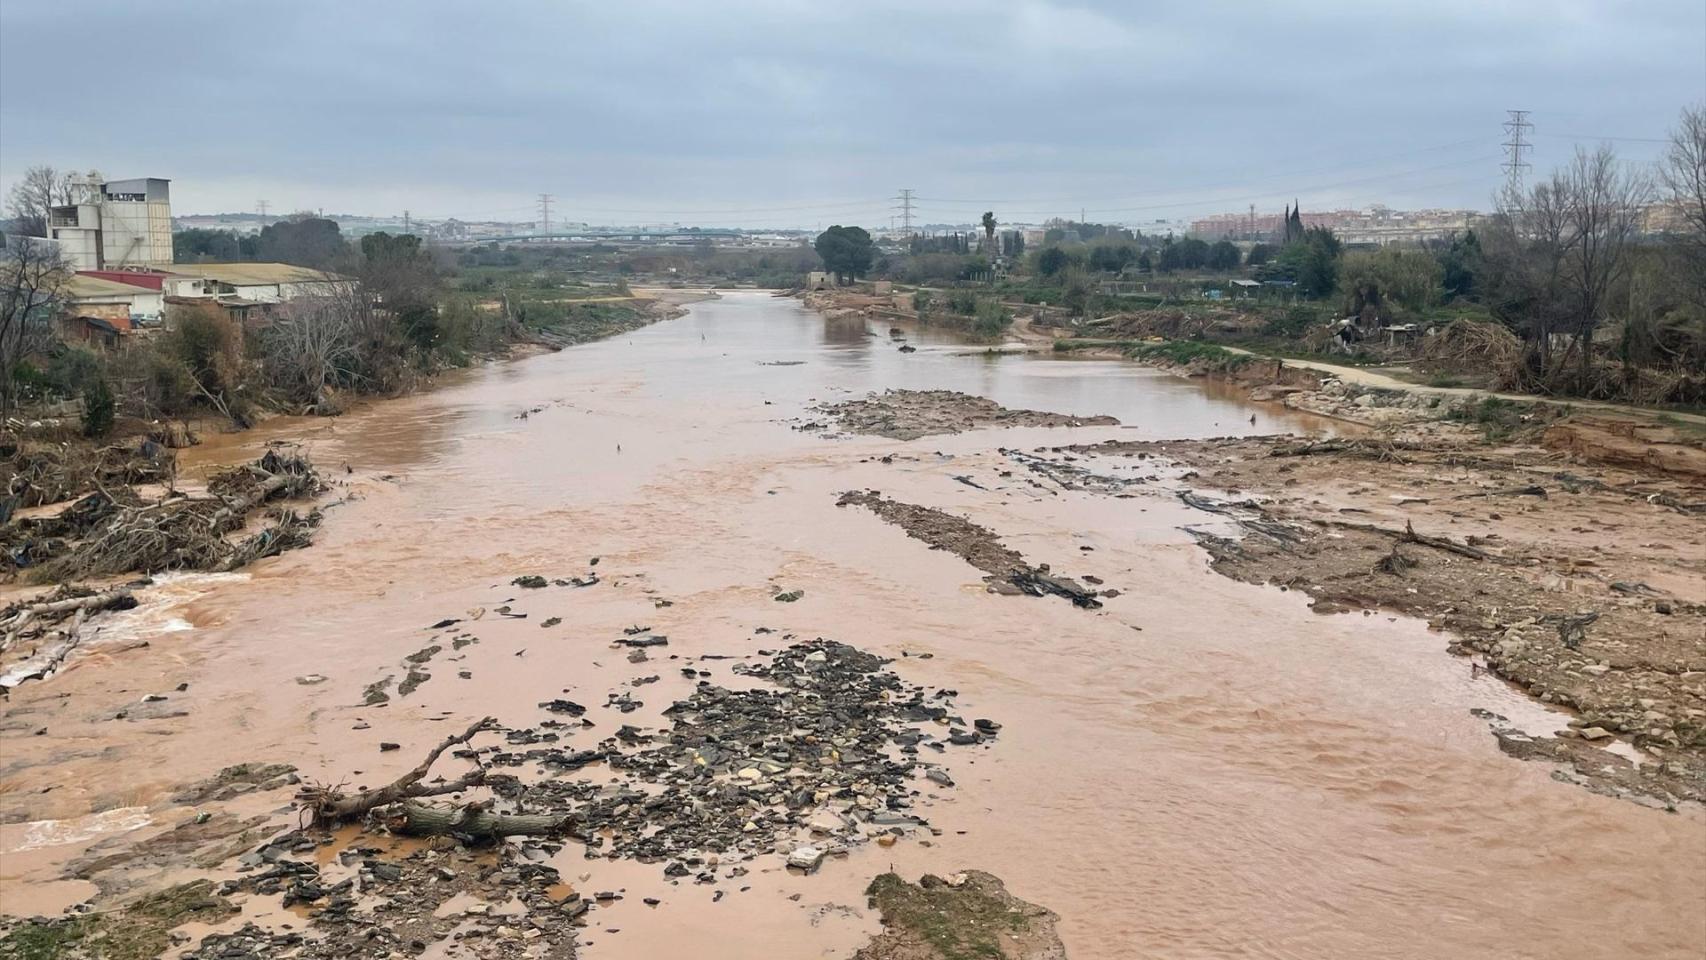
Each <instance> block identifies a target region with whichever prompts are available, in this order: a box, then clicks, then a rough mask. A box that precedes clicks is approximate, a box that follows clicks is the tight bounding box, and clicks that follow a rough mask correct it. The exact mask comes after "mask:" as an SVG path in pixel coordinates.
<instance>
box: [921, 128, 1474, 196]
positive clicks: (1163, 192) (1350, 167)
mask: <svg viewBox="0 0 1706 960" xmlns="http://www.w3.org/2000/svg"><path fill="white" fill-rule="evenodd" d="M1488 140H1489V138H1487V137H1471V138H1468V139H1464V140H1455V141H1452V142H1451V143H1441V144H1435V145H1433V146H1428V147H1413V148H1410V149H1407V150H1403V151H1400V152H1396V153H1389V154H1382V155H1379V156H1373V157H1359V158H1357V159H1355V160H1352V161H1349V162H1348V163H1340V164H1335V165H1333V166H1331V167H1326V168H1322V167H1316V168H1313V169H1310V168H1292V169H1290V170H1280V171H1275V172H1272V173H1269V174H1265V175H1263V176H1262V177H1259V178H1257V179H1255V180H1246V181H1241V182H1240V184H1239V186H1240V187H1250V186H1258V185H1261V184H1264V183H1279V182H1285V181H1289V180H1291V179H1292V178H1294V177H1316V176H1330V175H1333V174H1337V173H1340V172H1352V171H1356V170H1359V169H1366V168H1367V167H1368V166H1369V165H1370V164H1375V163H1382V162H1384V161H1387V160H1403V159H1409V158H1412V157H1415V156H1416V155H1417V154H1422V153H1434V152H1437V151H1440V150H1453V149H1456V148H1458V147H1465V146H1472V145H1476V144H1484V145H1489V146H1490V144H1489V143H1488ZM1424 169H1437V167H1433V168H1424ZM1401 175H1402V174H1394V176H1401ZM1219 186H1220V185H1219V184H1215V183H1204V182H1200V181H1199V182H1197V183H1192V184H1180V185H1178V186H1174V187H1169V188H1166V189H1160V190H1150V191H1146V192H1144V193H1139V194H1133V195H1131V196H1125V197H1085V196H1084V195H1082V194H1080V195H1078V196H1075V197H1033V198H1030V199H1013V198H1007V199H1004V200H991V199H988V198H985V199H982V200H953V199H946V198H942V197H914V199H917V200H923V201H925V202H928V203H947V204H953V205H965V206H980V207H989V206H992V205H1000V204H1026V203H1028V204H1040V205H1044V206H1049V205H1056V204H1058V205H1060V206H1062V207H1068V208H1070V207H1075V206H1080V205H1082V204H1084V203H1086V202H1088V201H1091V200H1093V201H1095V202H1096V203H1123V202H1126V201H1138V200H1147V199H1149V198H1151V197H1158V196H1169V195H1175V194H1177V193H1178V192H1179V191H1180V190H1202V189H1208V190H1212V189H1215V188H1217V187H1219ZM1288 189H1289V187H1288Z"/></svg>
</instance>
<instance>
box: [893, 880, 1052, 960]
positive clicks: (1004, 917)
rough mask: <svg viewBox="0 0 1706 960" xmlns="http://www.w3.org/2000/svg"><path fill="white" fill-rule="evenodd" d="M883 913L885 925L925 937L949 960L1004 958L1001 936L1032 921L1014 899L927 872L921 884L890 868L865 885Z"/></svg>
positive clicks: (926, 940)
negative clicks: (1015, 907) (956, 884)
mask: <svg viewBox="0 0 1706 960" xmlns="http://www.w3.org/2000/svg"><path fill="white" fill-rule="evenodd" d="M865 895H866V896H868V897H870V898H871V900H872V902H873V903H875V904H876V906H877V909H878V910H880V911H881V912H882V918H883V926H885V927H887V928H890V929H892V930H896V931H900V932H904V933H907V934H911V935H912V936H915V937H917V938H919V939H920V940H922V941H924V942H925V943H926V944H928V945H929V946H930V947H932V948H934V949H935V950H936V952H937V953H939V954H941V955H942V957H943V958H944V960H979V958H1000V957H1001V956H1003V954H1002V952H1001V936H1002V934H1003V933H1006V932H1009V931H1022V930H1024V929H1025V928H1026V927H1027V926H1028V922H1029V921H1028V920H1027V918H1026V916H1025V914H1023V913H1021V912H1017V911H1014V910H1012V909H1011V903H1010V902H1009V901H1008V900H1006V899H1002V898H998V897H993V896H989V895H988V894H986V893H984V892H983V891H982V890H981V889H978V888H976V887H974V886H972V885H970V884H967V885H964V886H960V887H954V886H950V885H949V884H948V882H947V881H945V880H943V879H941V878H940V877H933V876H929V875H926V876H925V877H924V878H923V879H922V880H920V881H919V882H918V883H917V884H911V883H907V882H906V881H905V880H902V879H901V878H900V876H899V875H898V874H893V873H885V874H883V875H882V876H879V877H877V878H876V879H875V880H872V881H871V885H870V886H869V887H866V888H865Z"/></svg>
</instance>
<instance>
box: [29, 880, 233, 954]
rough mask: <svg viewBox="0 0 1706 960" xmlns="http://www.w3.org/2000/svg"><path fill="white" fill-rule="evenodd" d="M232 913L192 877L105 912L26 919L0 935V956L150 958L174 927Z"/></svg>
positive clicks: (163, 945)
mask: <svg viewBox="0 0 1706 960" xmlns="http://www.w3.org/2000/svg"><path fill="white" fill-rule="evenodd" d="M236 912H237V908H236V907H235V906H234V905H233V904H232V903H231V901H229V900H227V899H225V898H224V897H220V896H216V895H214V893H213V881H211V880H197V881H195V882H193V883H186V884H182V885H180V886H176V887H171V888H169V889H166V890H162V891H160V892H159V893H155V894H150V895H149V896H146V897H143V898H142V899H140V900H137V901H135V902H133V903H130V904H128V905H126V906H124V907H121V908H119V909H117V910H114V911H112V912H109V913H91V914H84V915H82V916H74V917H60V918H56V919H53V920H41V919H35V920H26V921H24V922H23V923H22V924H21V925H19V926H18V927H16V928H14V929H13V930H11V931H10V932H8V933H7V934H6V935H5V936H4V937H0V960H59V958H66V957H76V958H85V957H86V958H91V960H94V958H99V960H152V958H154V957H158V956H161V955H163V954H164V953H165V952H166V948H167V947H169V946H170V945H171V938H170V932H171V931H172V929H173V928H175V927H180V926H182V925H184V924H186V923H190V922H200V923H208V924H211V923H218V922H219V921H221V920H224V919H225V918H227V917H229V916H231V915H232V914H235V913H236Z"/></svg>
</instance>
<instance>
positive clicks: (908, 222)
mask: <svg viewBox="0 0 1706 960" xmlns="http://www.w3.org/2000/svg"><path fill="white" fill-rule="evenodd" d="M890 199H893V200H899V201H900V206H899V207H897V208H896V209H898V210H899V211H900V226H901V229H902V230H905V231H906V232H907V233H909V234H910V233H911V232H912V191H911V190H902V191H901V192H900V196H898V197H891V198H890Z"/></svg>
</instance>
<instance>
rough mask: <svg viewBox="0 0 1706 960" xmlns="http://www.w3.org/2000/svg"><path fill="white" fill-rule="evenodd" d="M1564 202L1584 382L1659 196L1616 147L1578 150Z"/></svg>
mask: <svg viewBox="0 0 1706 960" xmlns="http://www.w3.org/2000/svg"><path fill="white" fill-rule="evenodd" d="M1563 182H1564V186H1565V193H1564V196H1563V198H1562V201H1561V202H1562V206H1563V210H1564V217H1565V222H1566V223H1567V224H1568V229H1569V232H1568V233H1567V234H1566V236H1565V240H1564V250H1565V256H1564V272H1563V278H1562V279H1563V281H1564V289H1565V291H1566V292H1567V294H1568V296H1569V299H1570V300H1571V301H1572V305H1573V307H1574V313H1575V327H1576V342H1575V343H1574V344H1573V345H1572V349H1575V350H1577V351H1578V354H1579V359H1580V362H1581V370H1582V374H1583V378H1584V380H1585V379H1586V374H1587V372H1588V367H1589V362H1590V360H1591V356H1592V353H1593V348H1592V346H1593V333H1594V330H1595V328H1596V327H1598V325H1599V322H1600V320H1601V319H1603V318H1604V315H1605V313H1606V308H1607V306H1608V305H1609V304H1610V302H1611V299H1612V294H1613V292H1614V291H1615V290H1616V289H1617V288H1618V286H1619V285H1620V284H1621V283H1623V281H1625V280H1626V279H1628V276H1629V269H1630V265H1631V263H1632V262H1633V259H1634V258H1633V257H1632V256H1631V250H1630V248H1631V247H1632V246H1633V245H1634V243H1635V239H1636V237H1637V235H1638V234H1639V233H1640V227H1641V215H1642V211H1643V209H1644V208H1645V207H1646V205H1647V204H1648V203H1649V202H1651V200H1652V197H1653V185H1652V180H1651V179H1650V178H1649V177H1648V176H1647V174H1646V173H1644V172H1642V171H1641V170H1638V169H1636V168H1633V167H1629V166H1625V165H1623V164H1621V163H1619V162H1618V160H1617V154H1616V152H1615V151H1614V150H1612V149H1611V147H1610V146H1605V145H1602V146H1601V147H1600V148H1599V149H1597V150H1595V151H1593V152H1591V153H1590V152H1588V151H1586V150H1582V149H1580V148H1578V149H1577V150H1576V158H1575V160H1574V161H1573V162H1572V163H1571V164H1570V166H1569V167H1568V168H1566V170H1565V171H1564V174H1563Z"/></svg>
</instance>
